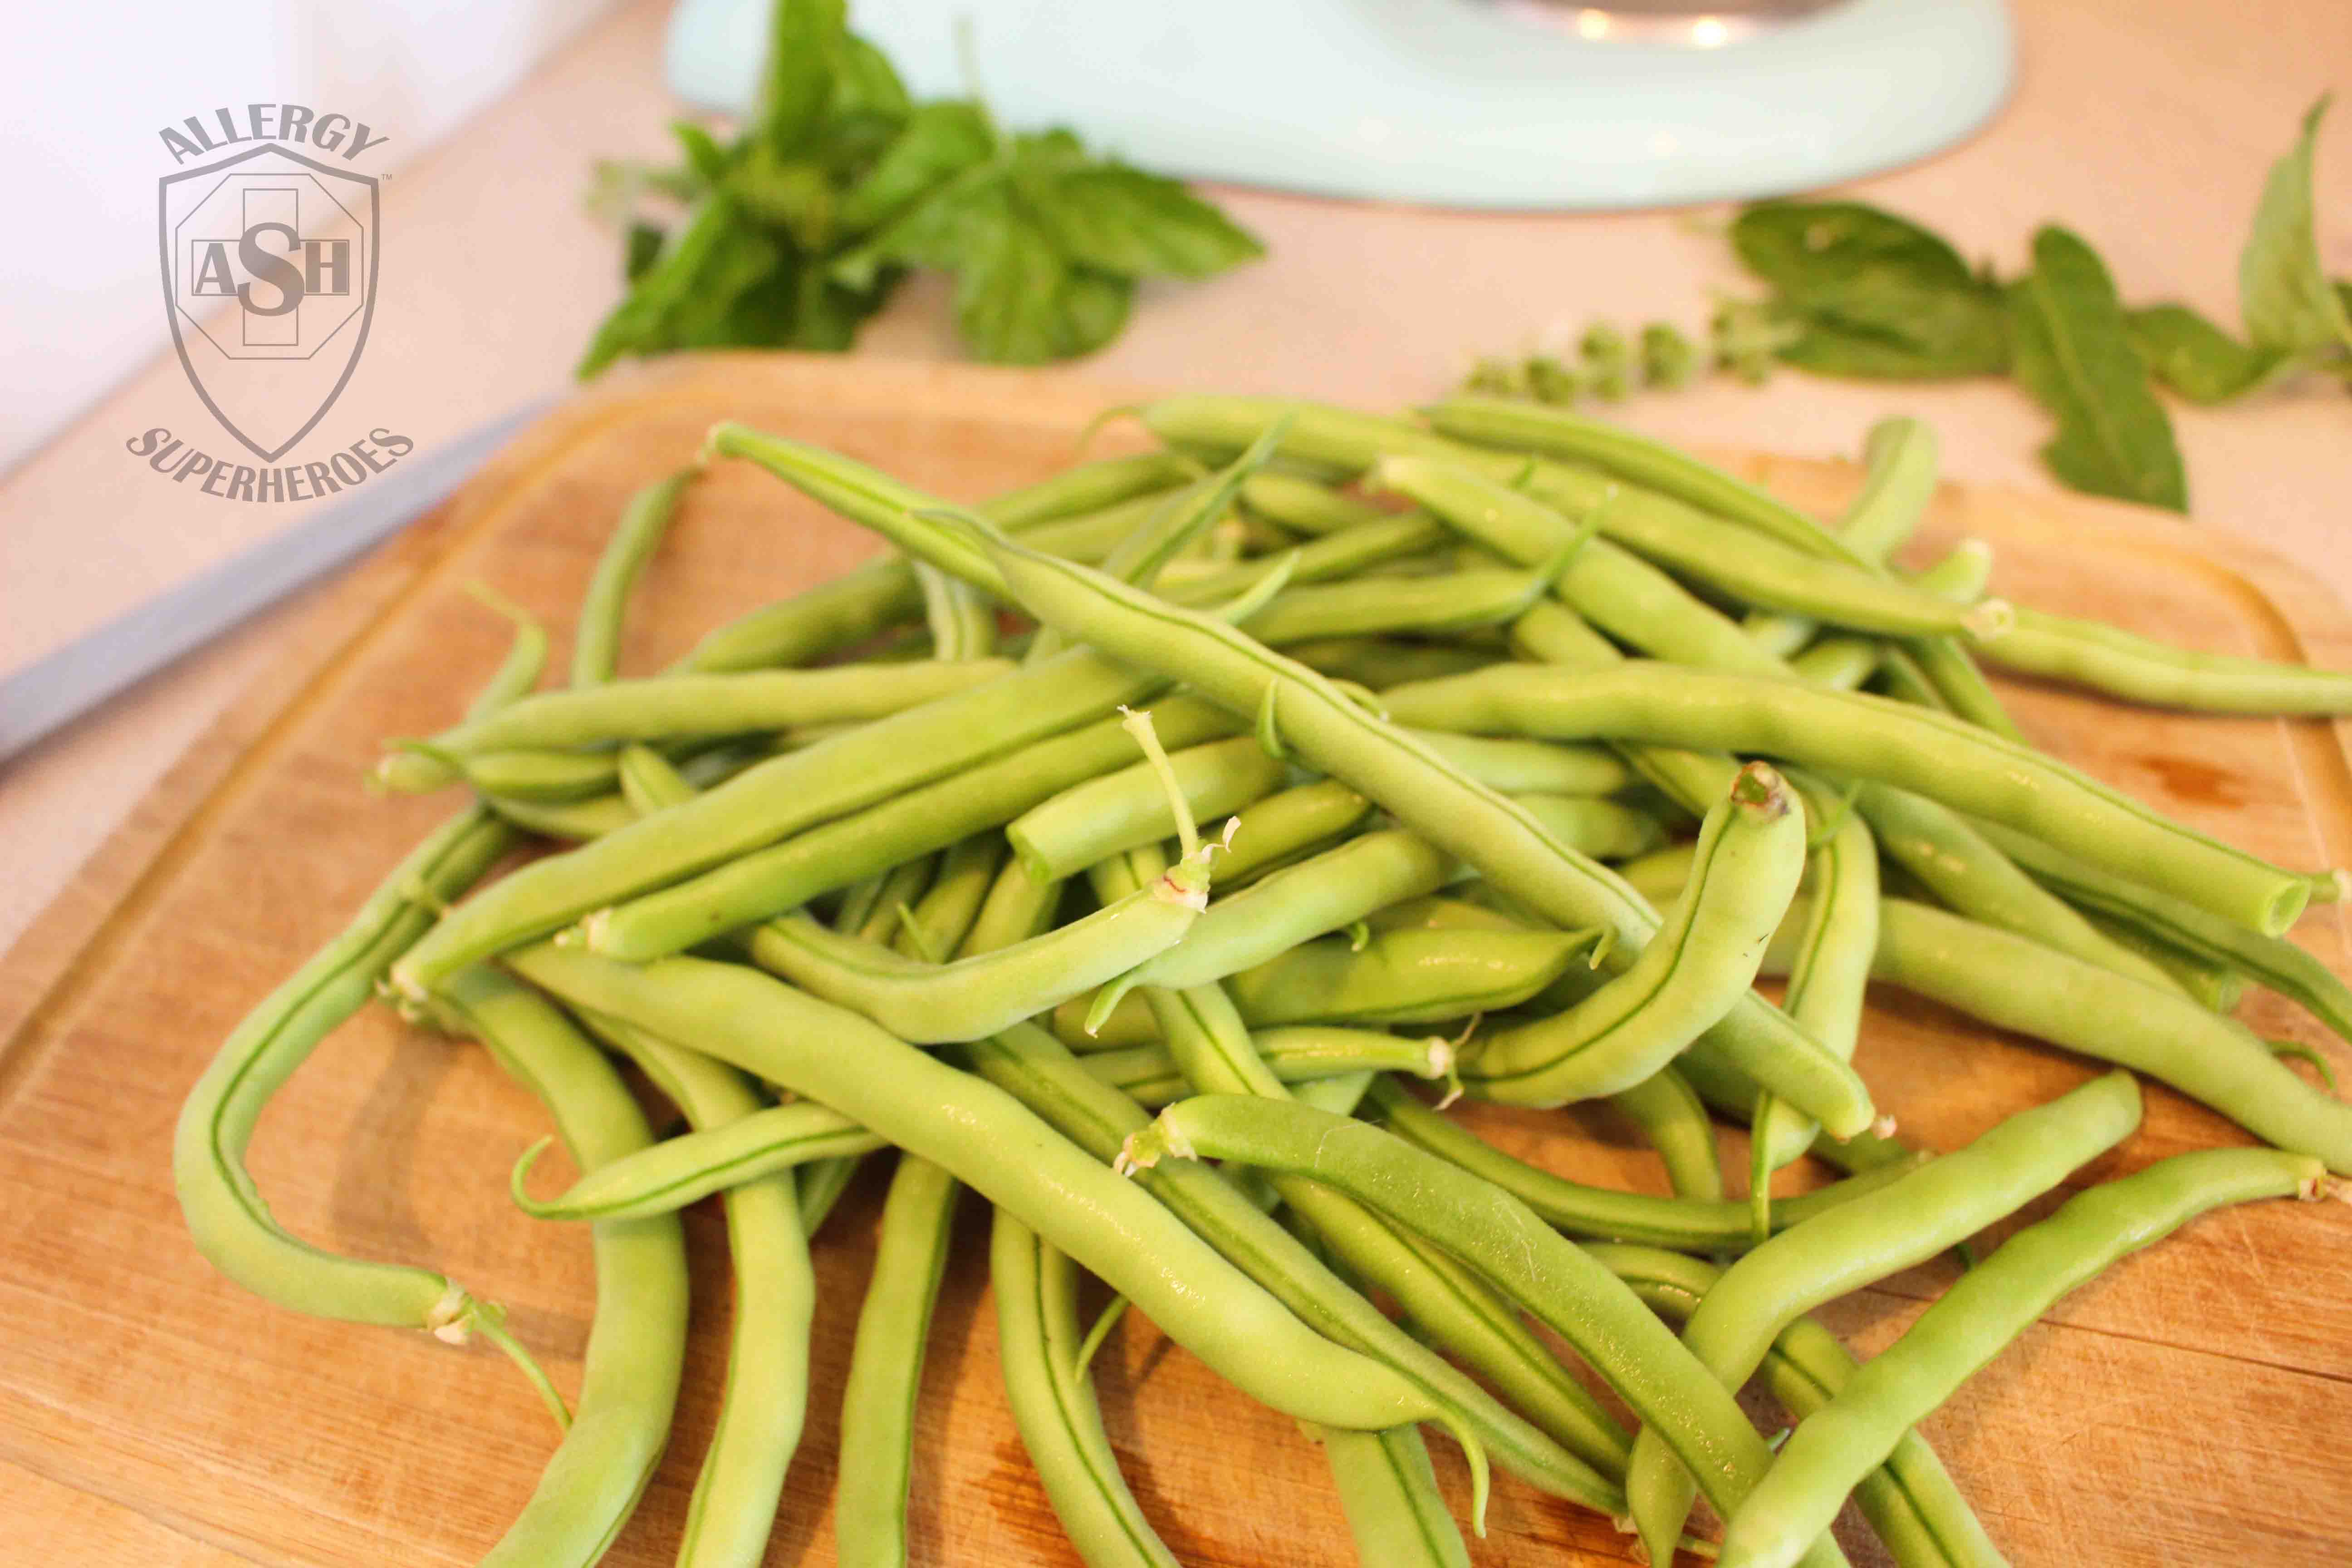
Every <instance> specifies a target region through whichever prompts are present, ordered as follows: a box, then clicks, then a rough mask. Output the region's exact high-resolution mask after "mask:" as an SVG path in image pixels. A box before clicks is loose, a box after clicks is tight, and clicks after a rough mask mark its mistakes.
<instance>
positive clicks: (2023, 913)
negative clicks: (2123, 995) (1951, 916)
mask: <svg viewBox="0 0 2352 1568" xmlns="http://www.w3.org/2000/svg"><path fill="white" fill-rule="evenodd" d="M1853 804H1854V810H1855V811H1856V812H1858V813H1860V814H1861V816H1863V818H1864V820H1866V821H1867V822H1868V823H1869V824H1870V827H1871V831H1872V832H1873V833H1874V834H1875V835H1876V836H1877V838H1878V843H1879V845H1880V847H1882V848H1884V849H1885V851H1886V854H1887V856H1888V858H1890V859H1892V860H1894V862H1895V864H1896V865H1898V866H1900V867H1902V868H1904V869H1905V870H1906V871H1908V872H1910V873H1911V875H1912V876H1914V877H1916V878H1917V879H1918V880H1919V882H1920V883H1921V885H1922V886H1924V887H1926V888H1927V890H1928V891H1929V892H1931V893H1933V894H1935V895H1936V897H1937V899H1938V900H1941V901H1942V902H1943V903H1944V904H1945V905H1947V906H1948V907H1949V908H1950V909H1951V910H1953V911H1954V912H1955V913H1958V914H1963V915H1966V916H1968V917H1969V919H1970V920H1977V921H1984V922H1985V923H1986V924H1987V925H1995V926H1999V927H2000V928H2001V929H2002V930H2003V931H2015V932H2016V933H2017V934H2018V935H2020V936H2023V937H2031V938H2032V939H2033V940H2034V941H2035V942H2040V943H2042V945H2043V946H2044V947H2054V948H2056V949H2058V951H2060V952H2069V953H2072V954H2074V956H2075V957H2076V958H2079V959H2081V960H2083V961H2084V963H2095V964H2097V965H2098V966H2099V967H2100V968H2102V969H2112V970H2114V971H2115V972H2116V973H2118V974H2128V975H2130V976H2131V977H2132V978H2134V979H2135V980H2141V981H2145V982H2147V984H2151V985H2157V986H2160V987H2164V988H2167V989H2176V988H2177V987H2174V986H2173V984H2172V982H2171V981H2170V980H2169V979H2168V978H2167V976H2166V974H2165V973H2164V971H2163V970H2161V969H2160V968H2158V967H2157V966H2156V965H2155V964H2153V963H2148V962H2147V960H2146V958H2144V957H2143V956H2141V955H2140V954H2137V953H2135V952H2131V951H2130V950H2129V949H2128V948H2126V947H2123V946H2121V945H2120V944H2118V943H2116V942H2114V941H2112V940H2111V939H2109V938H2107V937H2106V936H2105V935H2104V934H2103V933H2101V932H2100V931H2097V930H2096V929H2095V928H2094V927H2093V926H2092V925H2091V924H2090V922H2089V921H2085V920H2084V918H2083V917H2082V916H2081V915H2080V914H2078V913H2076V912H2075V911H2074V909H2073V908H2072V907H2071V906H2069V905H2068V904H2067V903H2066V901H2065V900H2063V899H2060V898H2058V897H2056V896H2055V895H2053V894H2052V893H2050V892H2048V891H2046V890H2044V889H2042V886H2041V885H2040V884H2039V883H2037V882H2035V881H2034V880H2033V879H2032V878H2031V877H2029V876H2027V875H2026V874H2025V873H2024V872H2022V871H2021V870H2019V869H2018V868H2017V866H2016V864H2015V863H2014V862H2013V861H2011V859H2010V858H2009V857H2008V856H2006V855H2004V854H2002V853H2001V852H2000V848H1999V847H1997V846H1996V845H1994V844H1993V843H1992V842H1991V841H1990V839H1988V838H1987V837H1985V836H1984V835H1983V834H1981V833H1979V832H1978V831H1977V830H1976V829H1975V828H1973V827H1971V826H1969V822H1968V819H1967V818H1965V817H1963V816H1960V814H1959V813H1958V812H1956V811H1953V810H1951V809H1950V808H1949V807H1948V806H1944V805H1938V804H1937V803H1936V802H1935V801H1932V800H1929V799H1927V797H1925V796H1924V795H1913V794H1912V793H1911V792H1909V791H1908V790H1901V789H1896V788H1895V787H1893V786H1892V785H1889V784H1870V783H1865V784H1864V785H1863V786H1862V789H1861V791H1860V793H1859V794H1857V795H1855V796H1854V803H1853Z"/></svg>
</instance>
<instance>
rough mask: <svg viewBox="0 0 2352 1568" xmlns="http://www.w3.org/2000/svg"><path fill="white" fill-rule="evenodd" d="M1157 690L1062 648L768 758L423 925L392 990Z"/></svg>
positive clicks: (423, 987) (414, 989)
mask: <svg viewBox="0 0 2352 1568" xmlns="http://www.w3.org/2000/svg"><path fill="white" fill-rule="evenodd" d="M1159 684H1160V683H1159V682H1157V681H1155V680H1153V679H1149V678H1139V677H1137V676H1135V675H1132V674H1130V673H1128V672H1126V671H1124V670H1122V669H1120V668H1118V666H1116V665H1114V664H1112V663H1111V662H1110V661H1108V659H1103V658H1097V657H1096V656H1094V655H1092V654H1089V653H1086V652H1083V651H1077V650H1074V651H1072V652H1071V653H1068V654H1066V655H1064V656H1063V657H1062V658H1060V659H1057V660H1055V662H1054V663H1053V664H1051V665H1047V666H1044V667H1041V668H1036V669H1024V670H1020V671H1016V672H1014V673H1013V674H1011V675H1008V676H1005V677H1003V679H999V680H996V681H992V682H991V683H990V684H988V685H986V686H982V687H975V688H973V689H970V690H967V691H960V692H957V693H955V694H953V695H951V696H949V697H946V698H942V699H940V700H934V701H931V702H927V703H925V704H923V705H922V706H921V707H919V708H912V709H909V710H907V711H906V712H904V713H898V714H894V715H892V716H891V717H890V718H888V719H883V720H878V721H876V722H874V723H872V724H868V725H866V726H864V727H862V728H860V729H858V730H856V731H850V732H847V733H845V734H840V735H835V736H832V737H829V738H827V739H826V740H824V741H820V742H817V743H816V744H814V745H812V746H810V747H808V748H806V749H805V750H803V751H797V752H791V753H789V754H787V755H784V756H781V757H775V758H772V759H771V760H769V761H767V762H764V763H759V764H758V765H756V766H754V767H752V768H751V769H749V770H747V771H746V772H744V773H742V774H740V775H739V776H738V777H736V778H733V779H730V781H728V783H727V784H724V785H722V786H720V787H719V788H717V789H713V790H711V791H710V792H709V793H708V794H707V795H701V796H699V797H698V798H697V799H695V800H692V801H689V802H688V803H687V804H685V805H680V806H678V807H677V808H676V809H674V810H670V811H665V812H661V813H659V814H657V815H656V816H649V817H646V818H645V819H644V820H643V821H641V822H638V823H636V824H635V825H634V826H629V827H626V828H624V829H622V830H620V831H618V832H615V833H613V834H611V835H609V836H607V837H605V838H604V839H601V840H599V841H598V842H597V843H595V844H594V845H593V846H590V847H586V848H584V849H582V850H580V851H578V852H576V853H573V854H571V855H564V856H559V857H554V858H549V859H546V860H542V861H540V862H538V863H536V864H534V865H531V866H527V867H524V868H522V869H521V870H520V871H518V872H516V873H515V874H514V875H512V876H510V877H506V878H502V879H500V880H499V882H498V883H497V884H496V885H495V886H493V887H491V888H488V889H484V891H483V892H482V893H481V894H480V895H479V896H478V897H476V898H474V899H471V900H467V902H466V903H465V904H464V905H463V906H461V907H460V908H458V909H456V910H451V911H450V913H449V916H448V918H446V919H445V920H443V921H441V922H440V923H439V924H438V925H436V927H434V929H433V930H432V931H431V932H429V933H428V934H427V935H426V937H425V940H424V941H423V942H419V943H417V945H416V947H415V950H414V951H412V952H409V953H408V954H407V956H406V957H405V958H404V960H403V961H402V962H401V963H398V964H395V965H394V972H393V981H394V985H395V986H396V988H397V989H398V990H399V991H400V992H401V993H402V994H404V995H407V996H410V997H412V998H415V997H421V996H422V995H423V994H425V992H426V991H427V990H428V989H429V988H430V987H431V985H432V984H434V982H435V981H436V980H437V979H438V978H439V977H441V976H442V975H445V974H447V973H452V972H454V971H455V970H457V969H458V968H462V967H463V966H464V965H465V964H467V963H472V962H474V961H475V960H477V959H479V958H482V957H485V956H487V955H488V954H490V953H494V952H499V951H500V950H501V949H503V948H506V947H509V946H511V945H513V944H515V943H517V942H528V941H530V940H531V939H533V938H535V937H538V936H541V935H544V934H546V933H547V932H549V931H554V930H556V929H557V928H559V927H561V926H562V925H565V924H567V923H569V922H570V921H575V920H578V919H579V918H580V917H581V916H583V915H585V914H587V913H588V912H590V911H591V910H596V909H599V908H602V907H603V906H604V905H606V904H610V903H613V902H614V901H615V900H621V899H625V898H627V897H629V896H630V895H631V894H634V893H637V892H640V891H642V890H644V889H647V888H655V887H660V886H662V885H663V884H665V883H668V882H672V881H676V880H677V879H679V878H681V877H687V876H691V875H693V874H694V873H696V872H698V871H702V870H705V869H706V868H709V867H713V866H717V865H719V864H721V863H723V862H726V861H727V860H729V859H730V858H731V857H735V856H740V855H742V854H744V853H745V852H746V851H749V850H753V849H757V848H759V847H762V846H764V845H770V844H773V843H775V842H776V841H777V840H779V839H781V838H783V837H787V836H788V835H790V834H792V833H793V832H795V831H797V830H798V829H801V828H803V827H807V826H813V825H814V824H816V823H820V822H824V821H826V820H828V819H830V818H833V817H835V816H844V815H845V814H847V813H849V812H853V811H856V810H857V809H859V808H860V807H862V806H866V805H872V804H874V803H875V802H877V801H880V800H886V799H887V798H889V797H890V796H892V795H898V794H901V793H903V792H905V791H908V790H912V789H915V788H918V787H919V786H920V785H923V784H928V783H929V782H930V781H932V780H935V779H939V778H942V777H946V776H948V775H950V774H953V773H956V772H957V771H958V770H960V769H964V768H969V767H971V766H972V765H973V764H975V763H981V762H984V761H987V760H989V759H992V758H995V757H1001V756H1004V755H1006V754H1007V753H1009V752H1015V751H1017V750H1019V749H1020V748H1021V747H1022V746H1024V745H1026V744H1029V743H1030V742H1034V741H1038V740H1042V739H1044V738H1045V737H1047V736H1052V735H1056V734H1059V733H1061V732H1062V731H1066V730H1069V729H1071V728H1073V727H1075V726H1077V725H1080V724H1084V723H1086V722H1087V721H1089V720H1092V719H1095V718H1097V717H1098V716H1099V715H1101V714H1103V713H1105V712H1108V710H1110V709H1111V708H1112V707H1113V706H1115V705H1116V704H1118V703H1120V702H1125V701H1139V700H1142V699H1143V698H1144V697H1146V696H1148V695H1149V694H1150V692H1152V691H1154V690H1156V689H1158V687H1159ZM959 837H961V836H959ZM786 907H789V906H786ZM762 912H767V913H772V912H774V911H773V910H767V911H762ZM737 923H739V924H740V923H741V922H740V921H738V922H737Z"/></svg>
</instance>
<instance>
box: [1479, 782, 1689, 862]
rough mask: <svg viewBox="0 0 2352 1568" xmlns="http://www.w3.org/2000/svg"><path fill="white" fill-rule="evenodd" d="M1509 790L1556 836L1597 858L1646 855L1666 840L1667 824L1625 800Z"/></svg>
mask: <svg viewBox="0 0 2352 1568" xmlns="http://www.w3.org/2000/svg"><path fill="white" fill-rule="evenodd" d="M1507 793H1508V794H1509V795H1510V797H1511V799H1512V800H1513V801H1515V802H1516V803H1517V804H1518V805H1520V806H1522V807H1524V808H1526V810H1527V811H1528V813H1529V814H1530V815H1531V816H1534V817H1535V819H1536V820H1537V821H1538V822H1540V823H1542V824H1543V825H1544V828H1545V830H1546V831H1548V832H1549V833H1550V834H1551V836H1552V837H1555V838H1557V839H1559V841H1560V842H1561V843H1562V844H1566V845H1570V846H1572V847H1574V848H1576V849H1577V850H1578V851H1580V853H1582V854H1586V855H1590V856H1591V857H1592V858H1594V859H1596V860H1623V859H1626V858H1630V857H1633V856H1635V855H1646V854H1648V853H1649V852H1650V851H1651V850H1653V849H1655V848H1657V847H1659V846H1660V845H1662V844H1664V842H1665V841H1666V829H1665V825H1664V824H1663V823H1661V822H1660V821H1659V820H1658V819H1657V818H1656V817H1654V816H1651V815H1650V814H1649V813H1648V812H1646V811H1642V810H1639V809H1637V808H1635V807H1633V806H1630V805H1625V804H1623V803H1622V801H1614V800H1594V799H1592V798H1591V797H1589V796H1585V795H1536V794H1530V793H1526V792H1522V791H1518V790H1512V791H1508V792H1507Z"/></svg>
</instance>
